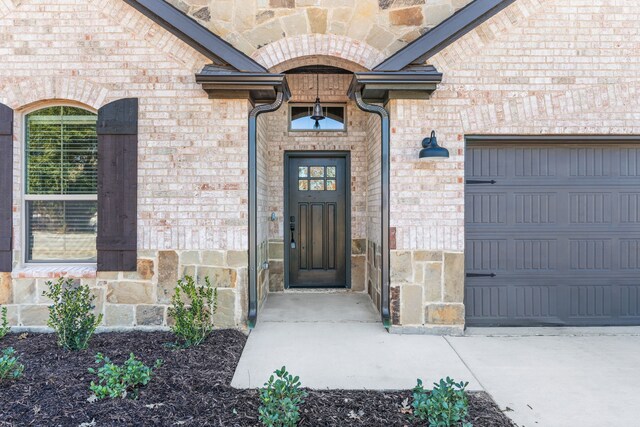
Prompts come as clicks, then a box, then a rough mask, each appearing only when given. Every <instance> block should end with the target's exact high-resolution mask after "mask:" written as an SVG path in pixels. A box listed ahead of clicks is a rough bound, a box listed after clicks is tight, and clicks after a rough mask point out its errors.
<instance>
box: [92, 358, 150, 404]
mask: <svg viewBox="0 0 640 427" xmlns="http://www.w3.org/2000/svg"><path fill="white" fill-rule="evenodd" d="M96 363H98V364H100V363H103V365H102V366H101V367H99V368H98V369H97V370H96V369H93V368H89V372H90V373H92V374H96V375H97V376H98V384H96V383H95V382H94V381H91V386H90V387H89V388H90V389H91V391H92V392H93V393H94V394H95V396H96V398H98V399H104V398H106V397H110V398H112V399H113V398H117V397H119V398H123V399H124V398H125V397H130V398H132V399H137V398H138V394H139V392H140V390H139V387H140V386H145V385H147V384H149V381H151V376H152V375H153V370H154V369H155V368H159V367H160V366H161V365H162V360H160V359H158V360H156V363H155V364H154V366H153V368H151V367H149V366H147V365H145V364H144V363H142V362H141V361H140V360H138V359H136V357H135V356H134V355H133V353H131V354H130V355H129V359H127V360H126V361H125V362H124V364H123V365H121V366H119V365H116V364H115V363H112V362H111V361H110V360H109V359H108V358H107V357H104V356H103V355H102V353H98V354H96Z"/></svg>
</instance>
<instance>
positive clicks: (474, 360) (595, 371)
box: [446, 328, 640, 427]
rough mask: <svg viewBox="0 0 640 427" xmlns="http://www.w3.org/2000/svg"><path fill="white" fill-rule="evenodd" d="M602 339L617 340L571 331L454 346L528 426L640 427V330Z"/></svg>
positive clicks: (467, 340) (472, 339) (469, 339)
mask: <svg viewBox="0 0 640 427" xmlns="http://www.w3.org/2000/svg"><path fill="white" fill-rule="evenodd" d="M599 330H601V329H599ZM538 331H539V332H541V333H545V334H549V333H554V331H545V330H538ZM601 331H602V332H605V333H607V334H610V333H614V332H615V333H617V335H597V334H596V333H593V331H590V330H589V329H573V328H571V329H566V330H564V331H562V332H560V333H561V335H557V336H466V337H460V338H446V339H447V341H448V342H449V343H450V344H451V346H452V347H453V349H454V350H455V351H456V353H457V354H458V355H459V357H460V358H461V359H462V361H463V362H464V363H465V365H466V366H467V367H468V368H469V370H470V371H471V372H472V373H473V375H474V377H475V378H476V379H477V381H478V382H479V383H480V385H481V386H482V388H483V389H484V390H486V391H487V392H488V393H489V394H491V396H493V398H494V400H495V401H496V402H497V403H498V405H499V406H500V407H501V408H502V409H505V408H507V407H508V408H510V409H511V410H512V411H510V412H507V415H509V417H511V418H512V419H513V420H514V421H515V422H516V423H517V424H518V425H520V426H526V427H531V426H545V427H547V426H548V427H556V426H557V427H573V426H575V427H591V426H593V427H596V426H598V427H602V426H637V425H640V330H638V329H637V328H616V329H612V330H610V331H606V330H601ZM486 332H488V333H492V334H493V333H495V331H494V332H491V331H486ZM530 332H531V331H530V330H523V331H520V332H518V331H514V332H513V333H519V334H523V333H524V334H527V333H530ZM472 333H474V334H475V333H478V332H476V331H472ZM480 333H482V332H480ZM572 334H579V335H572Z"/></svg>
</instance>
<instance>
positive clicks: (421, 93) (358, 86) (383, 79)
mask: <svg viewBox="0 0 640 427" xmlns="http://www.w3.org/2000/svg"><path fill="white" fill-rule="evenodd" d="M440 82H442V73H439V72H438V70H436V69H435V68H433V67H428V68H427V69H425V70H420V71H396V72H389V71H385V72H380V71H369V72H363V73H354V74H353V78H352V80H351V84H350V85H349V91H348V94H349V97H350V98H353V96H354V94H355V93H356V92H361V93H362V98H363V99H364V100H365V101H366V102H368V103H381V104H386V103H387V102H388V101H389V100H391V99H427V98H429V97H430V96H431V94H432V93H433V92H434V91H435V90H436V89H437V87H438V84H440Z"/></svg>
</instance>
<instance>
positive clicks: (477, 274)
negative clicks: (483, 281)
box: [466, 273, 496, 277]
mask: <svg viewBox="0 0 640 427" xmlns="http://www.w3.org/2000/svg"><path fill="white" fill-rule="evenodd" d="M466 276H467V277H496V273H487V274H482V273H467V274H466Z"/></svg>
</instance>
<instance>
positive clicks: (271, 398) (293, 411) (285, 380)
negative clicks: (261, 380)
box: [258, 366, 307, 427]
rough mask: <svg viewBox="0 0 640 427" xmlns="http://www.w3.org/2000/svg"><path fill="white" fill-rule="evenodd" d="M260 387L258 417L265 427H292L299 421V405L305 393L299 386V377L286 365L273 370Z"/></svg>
mask: <svg viewBox="0 0 640 427" xmlns="http://www.w3.org/2000/svg"><path fill="white" fill-rule="evenodd" d="M275 374H276V378H274V376H273V375H271V377H270V378H269V381H268V382H266V383H265V384H264V387H263V388H261V389H260V401H261V402H262V405H260V408H259V410H258V411H259V414H260V416H259V419H260V421H261V422H262V424H263V425H265V426H267V427H294V426H296V425H298V422H299V421H300V405H301V404H303V403H304V398H305V397H307V393H306V392H305V391H304V390H302V389H301V388H300V386H301V383H300V378H299V377H297V376H296V377H294V376H293V375H291V374H289V372H287V369H286V367H284V366H283V367H282V368H281V369H279V370H276V371H275Z"/></svg>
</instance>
